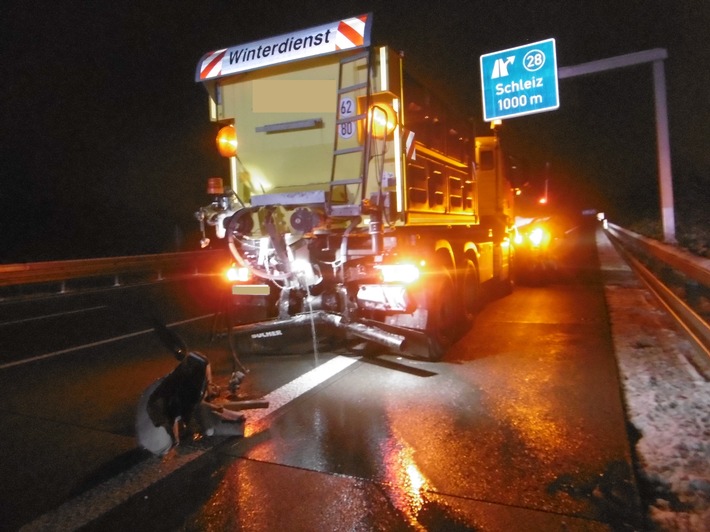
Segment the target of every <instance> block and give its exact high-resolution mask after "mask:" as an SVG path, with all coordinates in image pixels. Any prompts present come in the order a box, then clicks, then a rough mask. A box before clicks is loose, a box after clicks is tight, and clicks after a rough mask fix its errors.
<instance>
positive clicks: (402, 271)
mask: <svg viewBox="0 0 710 532" xmlns="http://www.w3.org/2000/svg"><path fill="white" fill-rule="evenodd" d="M377 268H378V269H379V270H380V274H381V275H382V281H383V282H385V283H403V284H410V283H413V282H414V281H416V280H417V279H419V275H420V274H419V268H417V267H416V266H415V265H414V264H381V265H379V266H378V267H377Z"/></svg>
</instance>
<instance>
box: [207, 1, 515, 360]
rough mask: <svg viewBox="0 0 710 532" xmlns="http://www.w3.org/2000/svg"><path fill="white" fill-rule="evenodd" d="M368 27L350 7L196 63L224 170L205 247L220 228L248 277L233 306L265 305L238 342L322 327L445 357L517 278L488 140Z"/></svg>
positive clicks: (257, 345) (503, 185)
mask: <svg viewBox="0 0 710 532" xmlns="http://www.w3.org/2000/svg"><path fill="white" fill-rule="evenodd" d="M371 24H372V15H371V14H367V15H362V16H357V17H353V18H348V19H345V20H340V21H336V22H334V23H331V24H325V25H322V26H318V27H314V28H309V29H307V30H303V31H298V32H294V33H290V34H285V35H281V36H277V37H273V38H269V39H264V40H260V41H256V42H251V43H248V44H244V45H239V46H233V47H231V48H225V49H221V50H216V51H214V52H210V53H207V54H205V55H204V56H203V57H202V58H201V59H200V61H199V63H198V66H197V71H196V80H197V81H198V82H199V83H202V84H203V85H204V87H205V88H206V90H207V93H208V95H209V109H210V118H211V120H212V121H213V122H215V123H216V124H218V125H220V126H221V129H219V133H218V136H217V148H218V149H219V152H220V154H221V155H223V156H224V157H227V158H228V161H229V168H230V174H231V175H230V179H229V181H230V182H229V184H224V183H223V180H222V179H221V178H209V179H208V185H207V188H208V194H210V195H211V196H212V199H213V201H212V202H211V203H210V204H209V205H207V206H205V207H202V208H201V209H200V210H199V211H198V212H197V213H196V216H197V218H198V220H199V221H200V222H201V225H202V231H203V245H208V242H209V239H208V238H207V236H206V235H205V227H206V226H212V227H213V228H214V229H215V231H216V235H217V236H218V237H219V238H223V239H225V240H226V246H227V247H228V248H229V250H230V251H231V253H232V255H233V256H234V261H235V265H236V266H238V267H239V268H240V270H241V271H242V273H243V274H244V275H245V277H244V278H243V280H241V281H235V283H234V285H233V286H232V291H233V294H234V296H233V297H234V298H235V299H236V300H237V303H236V304H239V300H240V298H241V301H243V302H244V304H249V305H257V306H258V305H261V307H262V308H263V309H265V310H264V312H263V315H262V316H261V319H258V320H253V322H252V323H248V324H244V325H240V326H238V327H235V328H234V329H235V331H236V333H235V334H236V337H237V338H238V344H237V345H238V346H239V350H240V351H243V350H252V351H259V350H262V349H265V350H268V349H269V348H270V347H275V346H278V345H281V346H284V345H286V344H288V343H289V340H288V335H289V332H292V331H295V330H301V331H303V330H305V331H307V332H308V334H310V333H311V332H312V333H313V335H314V338H315V331H316V330H317V331H325V333H323V334H324V335H325V336H333V335H337V336H338V337H339V338H342V339H344V340H351V341H357V342H358V343H359V344H360V345H364V346H367V345H373V344H374V345H379V346H384V347H385V348H386V349H387V350H388V351H390V352H396V353H401V354H404V355H408V356H412V357H417V358H425V359H429V360H438V359H440V358H441V357H442V356H443V354H444V353H445V352H446V350H447V348H448V347H449V346H450V345H451V344H452V342H453V341H454V340H455V339H456V337H457V335H459V334H461V332H462V331H465V330H466V329H467V326H468V325H470V323H471V320H473V319H474V316H475V315H476V313H477V312H478V311H479V309H480V307H481V306H482V302H483V300H484V294H487V293H493V292H494V290H493V289H495V292H498V293H500V292H501V290H502V291H507V290H510V289H511V284H512V278H511V258H512V257H511V256H512V253H513V250H512V245H511V242H510V238H509V237H510V234H511V233H510V230H511V224H512V221H513V215H512V212H511V210H512V194H511V188H510V184H509V183H508V182H507V180H506V179H505V176H504V175H503V174H504V172H503V171H502V166H501V164H500V162H501V156H500V151H499V148H498V145H497V139H496V137H495V135H493V136H488V137H482V138H475V137H474V136H473V129H474V128H473V125H472V122H471V121H470V120H468V119H467V117H466V116H465V115H464V114H457V113H456V112H452V111H451V110H449V109H448V106H447V105H446V104H447V102H446V101H443V100H442V98H437V96H436V95H435V94H434V93H433V91H431V90H429V89H427V88H426V86H425V85H424V84H423V83H422V82H421V81H420V80H418V79H417V78H415V77H414V76H412V75H410V74H408V73H407V71H406V70H405V69H404V65H403V56H402V54H400V53H398V52H396V51H394V50H392V49H391V48H389V47H387V46H374V45H372V44H371V42H370V33H371ZM489 288H490V289H491V290H489ZM255 301H261V303H255ZM269 343H271V344H272V345H271V346H269ZM315 346H316V344H315V340H314V347H315ZM286 347H288V346H287V345H286Z"/></svg>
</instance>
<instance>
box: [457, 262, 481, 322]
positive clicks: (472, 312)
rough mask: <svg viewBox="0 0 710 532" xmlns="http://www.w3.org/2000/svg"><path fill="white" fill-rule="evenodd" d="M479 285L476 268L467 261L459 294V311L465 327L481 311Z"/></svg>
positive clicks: (472, 263)
mask: <svg viewBox="0 0 710 532" xmlns="http://www.w3.org/2000/svg"><path fill="white" fill-rule="evenodd" d="M481 297H482V296H481V283H480V277H479V276H478V268H477V267H476V264H475V263H474V262H473V261H472V260H470V259H468V260H467V261H466V268H465V271H464V279H463V291H462V293H461V310H462V312H463V321H464V325H465V326H466V327H469V326H470V325H471V323H473V320H474V319H475V318H476V314H478V312H479V311H480V310H481V307H482V305H483V301H482V299H481Z"/></svg>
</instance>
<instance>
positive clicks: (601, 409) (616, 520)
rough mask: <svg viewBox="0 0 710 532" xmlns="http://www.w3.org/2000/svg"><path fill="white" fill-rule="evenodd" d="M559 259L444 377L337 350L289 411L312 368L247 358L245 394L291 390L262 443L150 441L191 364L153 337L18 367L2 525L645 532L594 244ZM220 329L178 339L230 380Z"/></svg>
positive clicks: (286, 360)
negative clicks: (157, 387) (161, 387)
mask: <svg viewBox="0 0 710 532" xmlns="http://www.w3.org/2000/svg"><path fill="white" fill-rule="evenodd" d="M558 258H559V262H558V266H559V269H558V270H557V271H556V272H555V273H554V274H553V275H551V276H550V278H549V279H548V282H546V283H545V284H542V285H539V286H521V287H517V288H516V291H515V292H514V293H513V294H512V295H510V296H508V297H505V298H502V299H498V300H495V301H493V302H491V303H490V304H489V305H488V306H487V307H486V308H485V310H484V311H483V312H482V313H481V314H480V316H479V317H478V319H477V320H476V322H475V324H474V326H473V328H472V329H471V331H470V332H469V333H468V334H467V335H466V336H465V337H464V338H462V339H461V340H460V341H459V342H458V343H457V344H456V345H455V346H454V347H453V348H452V349H451V351H450V352H449V353H448V354H447V355H446V357H445V358H444V361H443V362H440V363H428V362H422V361H415V360H407V359H399V358H397V357H394V356H389V355H383V356H379V357H368V358H361V357H357V356H354V355H353V354H352V353H348V352H345V351H341V352H327V353H326V352H324V353H320V356H319V358H318V363H319V364H320V366H324V365H329V364H337V365H339V366H338V367H339V369H338V371H336V372H334V373H333V374H332V375H329V376H326V377H325V380H323V381H322V382H321V383H320V384H318V385H317V386H316V387H314V388H312V389H310V390H308V391H305V393H302V394H301V395H298V396H297V397H295V398H294V397H289V398H287V399H286V400H284V399H282V398H280V397H278V393H276V392H275V391H277V392H278V390H280V389H282V388H280V387H282V386H288V383H290V382H292V381H294V379H296V378H298V377H299V376H302V375H307V376H308V375H312V373H309V372H310V371H311V370H314V367H315V366H316V361H315V360H314V357H313V355H312V354H301V355H294V356H279V357H271V358H260V359H249V358H244V362H245V364H246V365H247V366H248V367H249V369H250V374H249V376H248V377H247V379H246V380H245V382H244V384H243V386H242V388H241V389H240V391H239V394H240V397H243V398H256V397H263V396H265V395H266V394H269V393H272V394H275V395H273V396H269V397H271V398H272V403H273V406H280V408H278V409H275V410H274V411H268V412H267V411H264V412H258V411H253V412H250V415H251V416H253V417H251V418H250V419H249V422H248V424H247V430H246V437H245V438H242V439H219V438H213V439H211V440H209V441H206V442H205V441H201V442H197V443H186V444H184V445H181V446H180V447H179V448H177V449H176V450H175V451H173V452H171V453H170V454H169V455H168V456H166V457H164V458H162V459H161V458H155V457H152V456H150V455H147V454H146V453H145V452H144V451H140V450H138V449H136V445H135V440H134V438H133V428H132V425H133V411H134V409H135V404H136V402H137V400H138V396H139V395H140V392H141V391H142V390H143V389H144V388H145V387H146V386H147V385H148V384H149V383H150V382H152V380H153V379H155V378H157V377H159V376H161V375H162V374H164V373H165V372H167V371H169V370H170V368H171V367H172V366H173V365H174V362H173V361H172V360H171V359H170V356H169V355H168V354H166V352H165V350H164V349H162V348H161V346H160V345H159V344H158V342H157V340H155V339H154V338H153V337H152V336H151V335H150V334H146V335H141V336H136V337H131V338H127V339H125V340H123V341H120V342H114V343H110V344H105V345H99V346H97V347H95V348H89V349H84V350H81V351H78V352H74V353H71V354H68V355H60V356H56V357H52V358H50V359H46V360H38V361H36V362H33V363H31V364H25V365H17V366H12V367H5V368H3V369H0V386H1V388H0V389H2V390H3V392H2V394H1V395H0V396H1V397H2V400H1V401H0V424H1V426H2V429H3V440H4V443H3V448H4V452H3V456H2V457H0V465H1V466H2V471H3V473H2V476H3V482H2V487H0V491H1V493H0V495H1V496H2V500H3V507H2V519H1V520H0V523H2V525H0V526H2V527H3V529H8V530H14V529H17V528H18V527H19V526H20V525H22V524H25V523H29V524H30V526H28V527H27V529H42V528H43V527H46V529H59V528H62V527H66V528H77V527H83V529H86V530H104V531H105V530H125V529H133V530H417V529H418V530H491V531H493V530H496V531H497V530H501V531H502V530H625V529H628V530H631V529H633V528H634V526H635V525H636V524H637V523H639V522H640V509H639V508H640V505H639V501H638V493H637V487H636V483H635V480H634V477H633V472H632V465H631V454H630V443H629V440H628V436H627V433H626V424H625V417H624V411H623V406H622V399H621V392H620V385H619V380H618V374H617V369H616V363H615V360H614V355H613V349H612V343H611V336H610V334H611V333H610V328H609V323H608V316H607V313H606V305H605V301H604V294H603V285H602V283H601V277H600V274H599V272H598V268H597V261H596V255H595V248H594V239H593V232H590V231H576V232H574V233H572V234H571V235H570V236H569V237H568V238H567V239H566V240H565V242H564V244H563V245H562V247H561V249H560V251H559V257H558ZM153 297H154V298H156V299H158V300H160V297H159V294H154V295H153ZM95 306H99V305H95ZM123 308H124V310H125V305H124V307H123ZM209 308H210V307H209V305H207V304H206V306H205V308H203V309H200V310H201V311H208V310H209ZM177 309H178V307H177V306H175V305H171V306H169V309H168V310H166V312H168V313H177V312H178V310H177ZM108 314H109V315H112V316H113V318H114V321H115V318H116V316H117V314H116V312H113V313H111V312H109V313H108ZM195 315H196V316H199V315H201V314H200V313H197V314H195ZM92 316H93V314H92ZM171 318H178V316H177V314H176V315H174V316H171V317H170V318H169V319H168V320H167V321H170V319H171ZM92 319H96V320H97V322H100V321H101V320H102V319H107V318H105V317H104V318H101V317H98V318H92ZM83 322H84V325H86V316H84V319H83ZM72 323H73V322H72ZM210 325H211V320H210V318H205V319H202V320H196V321H193V322H189V323H186V324H185V325H182V326H180V327H179V330H180V331H181V334H183V335H184V336H185V337H186V339H187V340H188V343H189V344H190V345H191V346H192V347H194V348H197V349H199V350H202V351H203V352H204V353H206V354H207V355H208V356H209V357H210V358H211V360H212V362H213V365H214V366H215V371H216V373H217V377H218V380H219V379H221V380H222V382H225V381H226V379H227V378H228V376H229V373H230V372H231V369H232V367H231V363H230V359H229V355H228V353H227V350H226V349H225V347H226V346H225V344H224V342H223V341H217V342H215V343H209V342H208V337H209V329H210ZM77 326H79V324H77ZM97 327H98V325H95V326H94V327H91V329H96V328H97ZM4 329H5V331H6V332H7V331H8V330H12V331H14V330H15V329H13V328H12V327H10V328H8V327H5V328H4ZM2 330H3V329H0V332H1V331H2ZM28 341H29V339H28ZM46 341H48V340H42V342H46ZM18 349H19V347H18ZM44 349H45V350H46V349H47V348H46V347H44ZM301 379H306V380H307V379H308V377H301ZM306 390H307V388H306ZM6 502H7V504H6ZM62 505H63V506H62Z"/></svg>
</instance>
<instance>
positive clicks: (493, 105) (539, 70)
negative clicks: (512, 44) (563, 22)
mask: <svg viewBox="0 0 710 532" xmlns="http://www.w3.org/2000/svg"><path fill="white" fill-rule="evenodd" d="M481 86H482V87H483V120H485V121H486V122H490V121H492V120H498V119H502V118H511V117H513V116H521V115H529V114H532V113H541V112H543V111H551V110H553V109H557V108H558V107H559V106H560V99H559V93H558V90H557V57H556V55H555V39H547V40H545V41H540V42H536V43H532V44H526V45H525V46H518V47H516V48H509V49H507V50H502V51H500V52H494V53H491V54H484V55H482V56H481Z"/></svg>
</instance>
